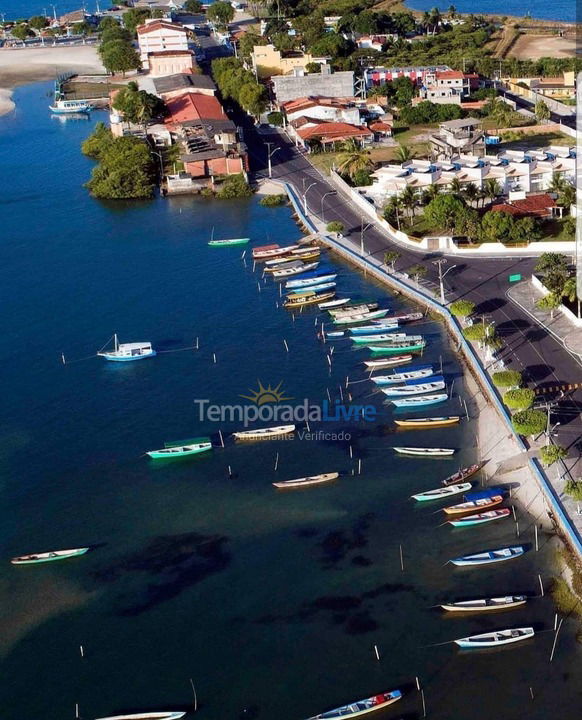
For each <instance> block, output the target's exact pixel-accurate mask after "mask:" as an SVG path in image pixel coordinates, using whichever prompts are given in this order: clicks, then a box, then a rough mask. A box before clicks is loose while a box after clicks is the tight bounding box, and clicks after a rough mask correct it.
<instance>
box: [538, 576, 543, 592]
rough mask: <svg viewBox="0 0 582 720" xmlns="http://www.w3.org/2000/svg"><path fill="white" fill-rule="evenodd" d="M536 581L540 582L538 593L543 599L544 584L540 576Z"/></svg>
mask: <svg viewBox="0 0 582 720" xmlns="http://www.w3.org/2000/svg"><path fill="white" fill-rule="evenodd" d="M538 580H539V582H540V593H541V595H542V597H543V596H544V584H543V582H542V576H541V575H538Z"/></svg>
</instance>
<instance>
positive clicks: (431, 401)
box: [392, 393, 449, 408]
mask: <svg viewBox="0 0 582 720" xmlns="http://www.w3.org/2000/svg"><path fill="white" fill-rule="evenodd" d="M448 399H449V396H448V395H447V393H435V394H434V395H419V396H418V397H408V398H395V399H394V400H392V403H393V404H394V405H396V407H405V408H410V407H423V406H424V405H435V404H436V403H440V402H444V401H445V400H448Z"/></svg>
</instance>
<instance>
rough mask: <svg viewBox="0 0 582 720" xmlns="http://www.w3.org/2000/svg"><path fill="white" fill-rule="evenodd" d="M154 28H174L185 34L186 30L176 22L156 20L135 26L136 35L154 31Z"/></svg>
mask: <svg viewBox="0 0 582 720" xmlns="http://www.w3.org/2000/svg"><path fill="white" fill-rule="evenodd" d="M156 30H175V31H177V32H181V33H184V34H186V33H187V32H188V31H187V30H186V28H184V27H182V26H181V25H178V23H171V22H165V21H164V20H156V21H154V22H151V23H146V24H145V25H139V26H138V27H137V34H138V35H146V34H147V33H151V32H155V31H156Z"/></svg>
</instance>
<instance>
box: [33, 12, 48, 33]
mask: <svg viewBox="0 0 582 720" xmlns="http://www.w3.org/2000/svg"><path fill="white" fill-rule="evenodd" d="M28 24H29V26H30V27H31V28H34V29H35V30H44V28H45V27H46V26H47V25H48V24H49V21H48V19H47V18H46V17H44V15H33V16H32V17H31V18H29V19H28Z"/></svg>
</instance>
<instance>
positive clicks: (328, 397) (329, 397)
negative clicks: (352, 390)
mask: <svg viewBox="0 0 582 720" xmlns="http://www.w3.org/2000/svg"><path fill="white" fill-rule="evenodd" d="M325 389H326V390H327V399H328V400H329V402H331V395H330V394H329V388H325Z"/></svg>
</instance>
